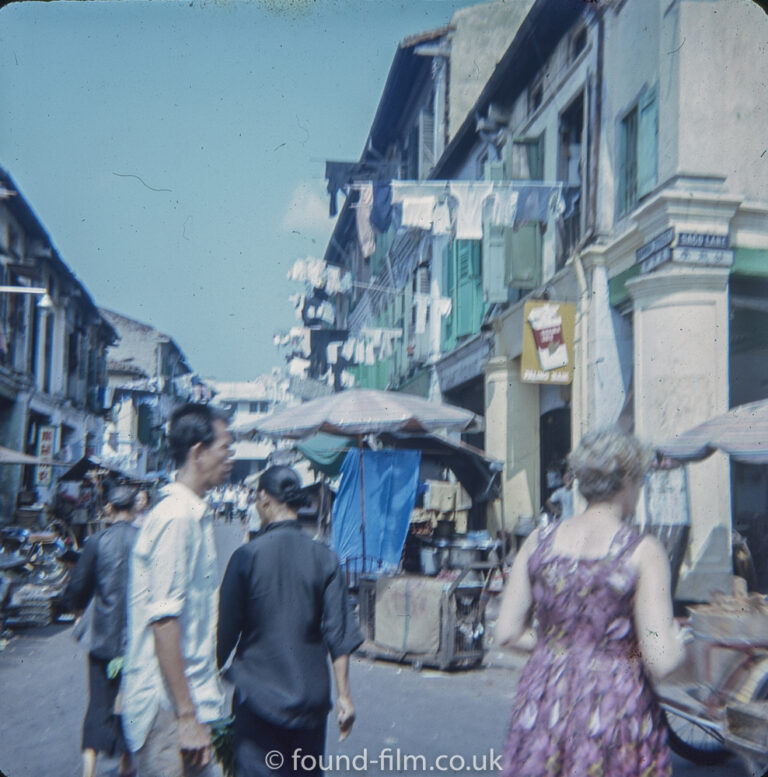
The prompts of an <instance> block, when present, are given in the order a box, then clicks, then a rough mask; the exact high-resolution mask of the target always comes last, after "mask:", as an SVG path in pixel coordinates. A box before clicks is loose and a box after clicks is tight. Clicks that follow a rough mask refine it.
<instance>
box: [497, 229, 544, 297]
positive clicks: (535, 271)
mask: <svg viewBox="0 0 768 777" xmlns="http://www.w3.org/2000/svg"><path fill="white" fill-rule="evenodd" d="M505 239H506V253H507V256H508V257H509V263H508V265H507V284H508V285H509V286H514V287H516V288H518V289H532V288H534V287H536V286H538V285H539V284H540V283H541V280H540V279H541V229H540V228H539V225H538V224H528V225H526V226H524V227H520V228H519V229H518V230H517V231H516V232H515V231H513V230H511V229H508V230H506V232H505Z"/></svg>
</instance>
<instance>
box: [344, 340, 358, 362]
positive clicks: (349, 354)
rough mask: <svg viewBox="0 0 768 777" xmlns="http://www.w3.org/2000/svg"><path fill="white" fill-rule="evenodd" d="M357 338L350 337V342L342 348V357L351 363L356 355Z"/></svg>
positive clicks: (346, 342) (347, 341)
mask: <svg viewBox="0 0 768 777" xmlns="http://www.w3.org/2000/svg"><path fill="white" fill-rule="evenodd" d="M355 345H356V344H355V338H354V337H350V338H349V339H348V340H346V341H345V342H344V345H342V346H341V355H342V356H343V357H344V358H345V359H346V360H347V361H348V362H349V361H352V359H353V357H354V355H355Z"/></svg>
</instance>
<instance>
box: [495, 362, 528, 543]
mask: <svg viewBox="0 0 768 777" xmlns="http://www.w3.org/2000/svg"><path fill="white" fill-rule="evenodd" d="M484 371H485V449H486V453H487V454H488V455H489V456H491V457H493V458H496V459H498V460H499V461H501V462H502V463H503V464H504V471H503V475H502V494H503V497H502V499H503V510H504V516H503V517H504V520H503V523H502V521H501V517H500V516H499V515H496V516H493V517H492V519H491V517H490V516H489V524H491V526H489V528H495V529H500V528H502V526H503V528H504V529H506V530H507V531H513V530H514V528H515V526H516V525H517V523H518V521H519V520H520V518H521V517H523V516H531V517H532V516H533V515H534V513H535V512H536V510H537V507H538V503H539V499H540V495H539V485H538V484H539V468H540V467H539V392H538V386H537V385H535V384H528V383H522V382H521V381H520V360H519V359H515V360H510V359H508V358H506V357H505V356H496V357H493V358H491V359H489V360H488V362H487V363H486V365H485V368H484ZM494 523H495V524H496V525H495V526H493V524H494Z"/></svg>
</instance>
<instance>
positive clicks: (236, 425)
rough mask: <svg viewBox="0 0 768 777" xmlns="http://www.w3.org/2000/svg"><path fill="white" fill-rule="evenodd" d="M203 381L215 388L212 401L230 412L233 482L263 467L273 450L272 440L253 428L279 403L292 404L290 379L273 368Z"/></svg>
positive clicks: (284, 405) (293, 400) (277, 407)
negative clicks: (235, 378) (237, 378)
mask: <svg viewBox="0 0 768 777" xmlns="http://www.w3.org/2000/svg"><path fill="white" fill-rule="evenodd" d="M206 383H207V385H208V386H210V387H211V389H212V390H213V391H214V392H215V397H214V402H215V403H216V404H217V405H219V406H220V407H222V408H224V409H226V410H227V411H229V412H230V413H231V420H230V428H231V429H232V432H233V434H234V436H235V444H234V446H233V448H234V458H235V464H234V467H233V468H232V475H231V478H230V480H231V481H232V482H233V483H237V482H239V481H241V480H243V479H244V478H246V477H247V476H248V475H251V474H253V473H254V472H258V471H260V470H262V469H264V468H265V466H266V464H267V459H268V458H269V456H270V454H271V453H272V452H273V451H274V450H275V448H276V445H275V442H274V441H272V440H269V439H266V438H260V437H259V435H258V434H255V433H254V431H253V429H254V426H255V425H256V424H257V423H258V421H259V420H260V419H262V418H264V417H265V416H268V415H270V414H271V413H274V412H275V411H276V410H278V409H279V408H280V407H288V406H290V405H294V404H296V399H295V398H294V395H293V393H292V392H291V381H290V379H289V378H287V377H285V376H283V375H282V374H281V373H280V371H279V370H275V371H274V372H273V373H272V374H270V375H260V376H259V377H257V378H254V380H244V381H221V380H208V381H206Z"/></svg>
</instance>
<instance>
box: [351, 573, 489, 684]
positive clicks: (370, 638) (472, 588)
mask: <svg viewBox="0 0 768 777" xmlns="http://www.w3.org/2000/svg"><path fill="white" fill-rule="evenodd" d="M496 568H498V564H497V563H493V562H488V563H485V562H483V563H475V564H469V565H467V566H466V567H464V568H463V569H462V570H461V571H460V572H459V575H458V576H457V577H456V578H455V579H454V580H445V581H440V580H436V579H433V578H420V577H417V576H406V575H401V576H400V578H399V579H400V581H403V584H407V581H408V580H409V579H411V580H419V579H421V580H425V579H427V580H433V581H434V583H435V584H438V585H439V584H440V583H442V586H443V587H442V591H441V592H440V596H439V600H438V601H437V602H436V603H435V606H436V607H437V608H438V611H437V612H428V613H423V612H422V613H421V614H419V612H417V611H413V612H411V611H409V610H408V609H407V607H406V609H405V610H404V611H403V614H402V617H403V620H404V622H405V626H406V627H407V621H408V620H409V619H413V618H419V617H429V618H430V619H432V621H433V622H436V623H438V629H439V634H438V635H436V636H437V637H438V639H435V640H434V642H435V647H434V648H433V649H431V650H427V651H414V650H409V649H407V648H405V649H397V648H395V647H394V646H392V645H391V644H389V645H385V644H381V642H380V641H377V638H376V592H377V588H379V589H380V588H381V585H382V584H381V583H380V582H379V581H381V580H382V578H374V577H370V576H361V577H360V580H359V589H358V604H359V615H360V627H361V629H362V632H363V636H364V637H365V642H364V643H363V645H362V646H361V648H360V649H359V650H358V653H360V654H362V655H366V656H369V657H371V658H382V659H387V660H391V661H400V662H407V663H410V664H412V665H413V667H414V668H416V669H420V668H421V667H423V666H431V667H436V668H438V669H441V670H447V669H469V668H472V667H475V666H478V665H479V664H480V663H481V662H482V660H483V656H484V654H485V606H486V604H487V601H488V586H489V583H490V580H491V576H492V574H493V572H494V570H495V569H496ZM435 598H437V597H435Z"/></svg>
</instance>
